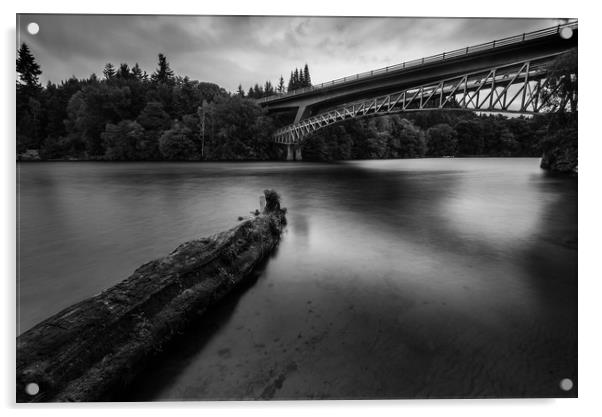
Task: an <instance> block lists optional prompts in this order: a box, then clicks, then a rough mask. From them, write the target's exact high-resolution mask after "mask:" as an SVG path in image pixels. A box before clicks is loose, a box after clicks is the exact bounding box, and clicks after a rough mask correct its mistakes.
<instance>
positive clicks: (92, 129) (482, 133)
mask: <svg viewBox="0 0 602 417" xmlns="http://www.w3.org/2000/svg"><path fill="white" fill-rule="evenodd" d="M576 60H577V58H576V51H575V52H574V53H572V54H567V56H563V57H562V58H561V59H559V60H558V63H557V65H556V66H555V67H553V68H552V74H553V75H555V76H556V77H557V78H558V79H564V80H565V81H566V74H565V73H567V71H568V73H569V76H571V75H572V74H573V73H574V74H576ZM554 71H556V72H557V73H554ZM41 73H42V69H41V68H40V66H39V64H38V63H37V62H36V60H35V57H34V56H33V55H32V53H31V51H30V50H29V48H28V46H27V45H26V44H22V45H21V47H20V48H19V50H18V51H17V75H18V78H17V83H16V88H17V103H16V105H17V111H16V113H17V159H20V160H27V159H41V160H108V161H134V160H145V161H158V160H178V161H202V160H207V161H223V160H229V161H232V160H275V159H283V158H284V154H285V149H283V147H282V146H281V145H277V144H275V143H274V142H273V140H272V138H271V135H272V133H273V132H274V131H275V129H277V128H278V127H280V126H282V125H283V124H285V123H286V121H285V120H284V119H283V118H282V117H280V116H270V115H268V114H267V113H266V112H265V110H264V109H262V108H261V107H260V106H259V105H257V104H256V102H255V100H254V99H256V98H261V97H265V96H268V95H271V94H281V93H284V92H285V91H292V90H295V89H297V88H304V87H307V86H311V76H310V73H309V68H308V65H307V64H305V66H304V67H303V68H300V69H297V68H296V69H295V70H294V71H291V74H290V78H289V82H288V86H287V87H285V83H284V78H283V77H282V76H280V78H279V80H278V82H277V84H276V87H273V86H272V83H271V82H270V81H267V82H265V84H264V85H263V86H262V85H260V84H255V85H254V86H252V87H250V88H249V90H248V92H247V93H246V94H245V91H244V89H243V87H242V86H239V88H238V91H236V92H234V93H231V92H228V91H226V90H225V89H224V88H222V87H220V86H218V85H216V84H213V83H209V82H201V81H197V80H192V79H190V78H189V77H188V76H179V75H175V74H174V72H173V70H172V69H171V68H170V65H169V62H168V60H167V57H166V56H165V55H164V54H159V55H158V62H157V67H156V69H155V71H154V72H152V73H151V74H148V73H147V72H146V71H144V70H143V69H141V68H140V66H139V65H138V64H137V63H136V64H134V65H133V66H131V67H130V65H129V64H127V63H121V64H119V65H118V66H114V65H113V64H111V63H107V64H106V66H105V67H104V69H103V70H102V76H100V77H99V76H97V75H96V74H92V75H91V76H90V77H88V78H86V79H77V78H73V77H72V78H69V79H67V80H65V81H62V82H60V83H58V84H55V83H52V82H48V83H47V85H46V86H42V85H41V84H40V82H39V76H40V75H41ZM571 80H572V81H573V82H572V83H568V84H567V83H566V82H565V83H564V84H563V88H564V89H565V90H566V91H562V88H560V89H557V90H558V91H560V93H562V94H565V95H570V96H571V97H575V98H576V92H577V81H576V76H575V77H574V79H573V78H570V77H569V81H571ZM548 100H549V101H550V103H552V102H553V101H554V100H558V98H557V97H556V96H555V97H549V98H548ZM575 101H576V100H575ZM573 104H574V103H572V102H571V105H573ZM575 106H576V103H575ZM574 110H576V107H575V109H574ZM542 155H543V156H544V158H543V161H542V166H544V167H545V165H549V166H550V167H552V168H557V166H558V167H559V170H566V171H571V170H574V169H576V164H577V159H576V155H577V116H576V111H574V112H566V113H565V112H560V113H559V114H542V115H537V116H534V117H506V116H502V115H491V114H475V113H474V112H470V111H462V110H458V111H426V112H416V113H407V114H404V115H400V114H392V115H387V116H381V117H375V118H365V119H357V120H350V121H347V122H345V123H341V124H337V125H333V126H330V127H327V128H324V129H321V130H318V131H317V132H315V133H314V134H312V135H311V136H310V137H308V138H307V140H306V141H305V143H304V144H303V157H304V159H306V160H315V161H333V160H346V159H384V158H421V157H453V156H494V157H520V156H530V157H539V156H542Z"/></svg>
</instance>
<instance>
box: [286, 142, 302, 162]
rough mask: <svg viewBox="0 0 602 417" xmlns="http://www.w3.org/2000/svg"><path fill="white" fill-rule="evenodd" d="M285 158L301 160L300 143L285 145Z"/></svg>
mask: <svg viewBox="0 0 602 417" xmlns="http://www.w3.org/2000/svg"><path fill="white" fill-rule="evenodd" d="M286 160H287V161H302V160H303V155H302V153H301V145H292V144H291V145H286Z"/></svg>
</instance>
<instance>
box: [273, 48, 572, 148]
mask: <svg viewBox="0 0 602 417" xmlns="http://www.w3.org/2000/svg"><path fill="white" fill-rule="evenodd" d="M555 56H556V55H554V56H546V57H541V58H538V59H536V60H525V61H520V62H515V63H511V64H507V65H502V66H498V67H494V68H488V69H485V70H480V71H474V72H470V73H465V74H459V75H456V76H453V77H449V78H446V79H442V80H440V81H435V82H431V83H426V84H422V85H419V86H415V87H410V88H406V89H403V90H400V91H396V92H394V93H391V94H386V95H381V96H377V97H372V98H367V99H363V100H358V101H354V102H350V103H347V104H343V105H341V106H338V107H335V108H332V109H327V110H325V111H322V112H319V113H318V114H315V115H311V116H310V117H307V118H305V119H303V120H300V121H298V122H297V123H293V124H291V125H289V126H285V127H283V128H281V129H278V130H277V131H276V132H275V133H274V140H275V141H276V142H277V143H281V144H285V145H294V146H295V149H298V146H299V145H300V144H302V142H303V140H304V139H305V138H306V137H307V136H308V135H310V134H312V133H313V132H315V131H317V130H320V129H322V128H324V127H327V126H331V125H333V124H335V123H340V122H342V121H345V120H350V119H356V118H364V117H370V116H378V115H386V114H395V113H409V112H416V111H429V110H451V111H453V110H464V111H466V110H469V111H475V112H490V113H518V114H537V113H540V112H542V111H558V110H559V109H561V108H565V107H566V106H567V102H566V101H564V102H561V103H559V104H558V105H557V106H555V107H554V108H550V107H548V106H547V105H546V104H545V103H544V100H542V94H543V93H544V92H547V93H552V94H553V93H554V91H555V90H557V89H558V88H559V86H560V85H561V83H555V85H554V87H553V89H552V91H550V90H551V88H550V83H549V79H548V78H547V65H548V64H549V63H550V62H551V59H553V58H554V57H555ZM297 153H300V151H299V150H297ZM289 159H290V150H289Z"/></svg>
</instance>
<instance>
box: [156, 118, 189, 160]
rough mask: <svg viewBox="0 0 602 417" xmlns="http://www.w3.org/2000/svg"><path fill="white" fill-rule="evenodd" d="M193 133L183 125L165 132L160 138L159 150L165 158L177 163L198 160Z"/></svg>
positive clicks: (177, 125)
mask: <svg viewBox="0 0 602 417" xmlns="http://www.w3.org/2000/svg"><path fill="white" fill-rule="evenodd" d="M191 133H192V132H191V131H190V129H188V128H187V127H185V126H183V125H181V124H176V125H175V126H174V127H173V128H172V129H169V130H166V131H165V132H163V134H162V135H161V137H160V138H159V150H160V151H161V155H162V156H163V158H165V159H168V160H175V161H188V160H194V159H198V154H197V153H196V146H195V144H194V142H193V141H192V139H191Z"/></svg>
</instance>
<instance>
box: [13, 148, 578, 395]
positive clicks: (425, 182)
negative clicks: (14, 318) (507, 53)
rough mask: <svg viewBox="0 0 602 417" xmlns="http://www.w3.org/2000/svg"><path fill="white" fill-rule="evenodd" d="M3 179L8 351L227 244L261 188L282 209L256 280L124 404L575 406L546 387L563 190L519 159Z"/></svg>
mask: <svg viewBox="0 0 602 417" xmlns="http://www.w3.org/2000/svg"><path fill="white" fill-rule="evenodd" d="M18 170H19V177H18V178H19V191H18V202H19V207H18V209H19V211H18V214H19V230H18V233H19V263H18V266H19V277H20V279H19V283H18V296H19V300H18V301H19V304H18V305H19V316H18V317H19V323H18V324H19V329H18V330H19V332H23V331H26V330H27V329H28V328H30V327H32V326H33V325H34V324H36V323H37V322H39V321H41V320H43V319H44V318H46V317H48V316H49V315H51V314H53V313H56V312H58V311H60V310H61V309H63V308H65V307H67V306H69V305H70V304H73V303H74V302H77V301H79V300H82V299H83V298H86V297H89V296H92V295H94V294H96V293H98V292H99V291H101V290H102V289H104V288H107V287H109V286H111V285H113V284H115V283H117V282H119V281H121V280H122V279H124V278H126V277H127V276H128V275H129V274H131V273H132V272H133V270H134V269H135V268H136V267H138V266H139V265H141V264H143V263H145V262H147V261H149V260H151V259H153V258H157V257H160V256H164V255H166V254H168V253H169V252H170V251H171V250H173V249H174V248H175V247H176V246H178V245H179V244H180V243H182V242H184V241H186V240H190V239H195V238H199V237H202V236H205V235H209V234H212V233H215V232H219V231H222V230H225V229H227V228H230V227H232V226H234V225H235V224H236V223H237V217H238V216H240V215H243V216H244V215H247V214H248V213H249V211H251V210H253V209H255V208H256V207H257V206H258V196H259V195H260V194H261V193H262V190H263V189H265V188H274V189H276V190H277V191H278V192H279V193H280V194H281V195H282V197H283V205H284V206H286V207H288V210H289V211H288V222H289V224H288V227H287V229H286V231H285V233H284V235H283V239H282V241H281V243H280V246H279V248H278V250H277V253H276V254H275V255H274V257H273V258H272V259H271V260H270V261H269V263H268V264H267V266H266V267H265V270H264V271H263V273H262V274H261V275H260V276H259V277H258V279H257V281H256V282H254V283H253V284H252V285H250V286H248V288H245V289H244V291H240V292H239V293H237V294H234V295H232V296H230V297H228V298H227V299H225V300H224V301H223V302H222V303H221V304H220V305H219V307H218V308H217V309H215V310H214V311H213V312H212V313H211V314H209V315H207V316H206V317H205V318H204V319H203V320H202V321H201V322H199V323H198V326H196V327H195V328H193V329H191V331H190V332H189V333H188V334H187V335H186V336H184V337H182V338H181V339H179V340H178V341H176V343H174V344H173V346H172V347H170V348H169V349H168V350H167V351H166V352H165V353H164V354H163V355H162V356H161V357H160V358H158V359H157V360H156V361H155V363H154V364H153V366H152V367H151V369H149V370H148V372H146V373H145V374H144V375H142V376H141V377H140V379H139V380H138V381H137V382H136V384H135V387H134V388H133V389H132V391H131V392H128V393H125V394H124V400H138V401H142V400H184V399H186V400H194V399H256V398H263V399H268V398H274V399H294V398H391V397H397V398H415V397H419V398H425V397H426V398H428V397H461V396H472V397H474V396H480V397H483V396H485V397H487V396H506V397H508V396H519V397H520V396H526V395H530V396H567V395H568V396H574V395H575V394H576V387H575V388H573V391H572V392H569V393H565V392H563V391H562V390H560V388H559V382H560V380H561V379H563V378H571V379H573V381H574V382H575V384H576V382H577V374H576V373H577V353H576V349H577V180H576V179H575V178H565V177H557V176H551V175H549V174H546V173H545V172H543V171H542V170H540V169H539V161H538V160H537V159H508V158H506V159H421V160H387V161H357V162H346V163H339V164H316V163H284V162H271V163H92V162H81V163H75V162H72V163H20V164H19V165H18ZM575 386H576V385H575Z"/></svg>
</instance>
